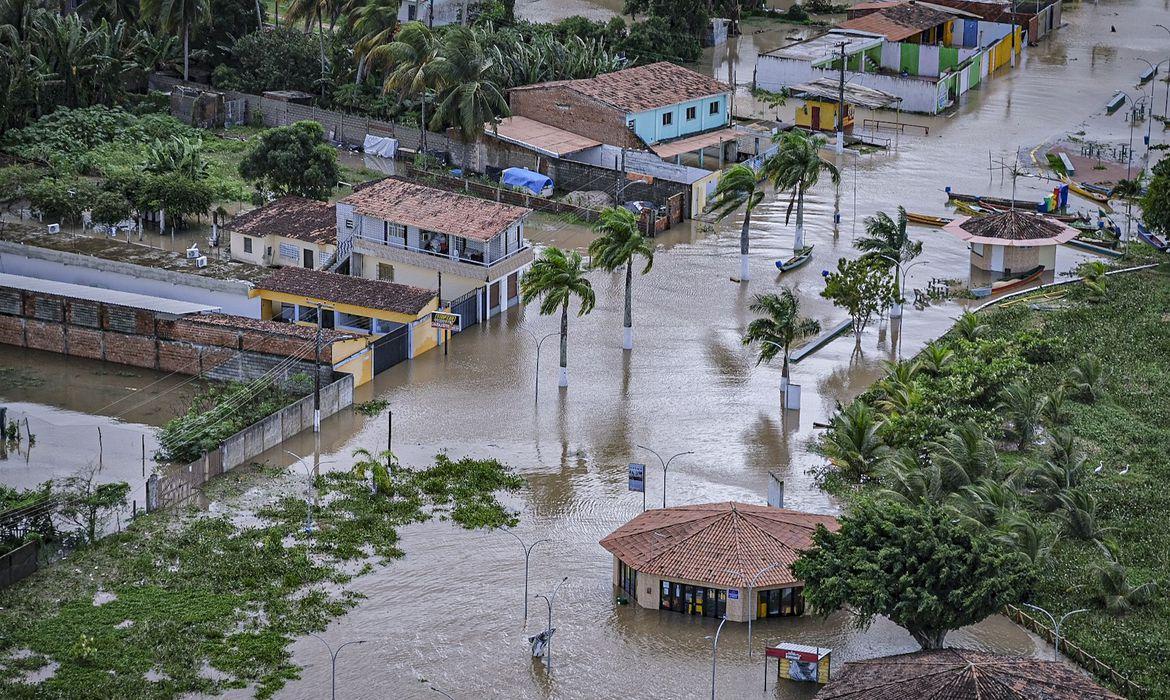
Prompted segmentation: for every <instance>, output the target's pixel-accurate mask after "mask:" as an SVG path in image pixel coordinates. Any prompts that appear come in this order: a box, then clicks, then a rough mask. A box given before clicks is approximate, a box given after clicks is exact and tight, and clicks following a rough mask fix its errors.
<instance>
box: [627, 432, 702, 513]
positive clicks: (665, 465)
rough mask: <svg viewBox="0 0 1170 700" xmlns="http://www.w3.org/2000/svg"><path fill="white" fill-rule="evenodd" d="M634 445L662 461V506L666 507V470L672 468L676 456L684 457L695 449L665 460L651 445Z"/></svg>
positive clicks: (691, 453)
mask: <svg viewBox="0 0 1170 700" xmlns="http://www.w3.org/2000/svg"><path fill="white" fill-rule="evenodd" d="M634 447H637V448H638V449H640V450H646V451H647V452H649V453H650V454H652V455H654V456H655V457H657V458H658V461H659V462H661V463H662V507H663V508H665V507H666V470H667V469H669V468H670V463H671V462H673V461H674V458H675V457H682V456H683V455H693V454H695V453H694V452H693V451H687V452H679V453H678V454H676V455H674V456H673V457H671V458H670V459H667V460H663V459H662V455H660V454H658V453H657V452H655V451H654V450H652V449H650V448H649V447H646V446H645V445H634ZM643 488H644V487H643Z"/></svg>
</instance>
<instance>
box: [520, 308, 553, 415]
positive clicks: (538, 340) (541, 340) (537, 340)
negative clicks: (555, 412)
mask: <svg viewBox="0 0 1170 700" xmlns="http://www.w3.org/2000/svg"><path fill="white" fill-rule="evenodd" d="M520 328H521V329H522V330H523V331H524V332H525V333H527V334H528V335H530V336H532V342H534V343H536V392H535V393H536V398H535V400H534V403H540V346H541V345H544V341H546V340H548V339H549V338H551V337H553V336H554V335H559V334H560V331H553V332H552V333H549V334H547V335H545V336H544V337H543V338H537V337H536V334H535V333H533V332H532V331H531V330H530V329H528V328H524V326H520Z"/></svg>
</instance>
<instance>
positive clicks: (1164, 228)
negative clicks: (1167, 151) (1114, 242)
mask: <svg viewBox="0 0 1170 700" xmlns="http://www.w3.org/2000/svg"><path fill="white" fill-rule="evenodd" d="M1150 172H1151V173H1152V175H1153V177H1151V178H1150V184H1149V187H1147V188H1146V193H1145V195H1143V196H1142V201H1141V204H1142V220H1143V221H1144V222H1145V224H1146V226H1147V227H1148V228H1149V229H1150V230H1151V231H1154V232H1155V233H1159V234H1161V235H1163V236H1170V158H1163V159H1162V160H1160V161H1158V164H1157V165H1155V166H1154V167H1153V169H1152V170H1151V171H1150Z"/></svg>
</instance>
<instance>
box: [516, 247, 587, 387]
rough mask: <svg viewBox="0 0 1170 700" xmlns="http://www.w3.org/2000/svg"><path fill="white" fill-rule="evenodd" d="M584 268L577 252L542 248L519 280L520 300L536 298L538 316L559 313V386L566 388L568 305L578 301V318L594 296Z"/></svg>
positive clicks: (528, 300) (567, 371)
mask: <svg viewBox="0 0 1170 700" xmlns="http://www.w3.org/2000/svg"><path fill="white" fill-rule="evenodd" d="M585 271H586V269H585V265H584V263H583V262H582V260H581V254H580V253H578V252H577V251H570V252H568V253H566V252H565V251H563V250H561V249H560V248H545V250H544V252H543V253H541V255H540V257H539V258H537V259H536V262H534V263H532V267H530V268H528V271H527V272H525V273H524V277H523V278H521V280H520V300H521V301H522V302H524V303H525V304H528V303H529V302H531V301H532V300H533V299H537V298H539V299H540V315H541V316H548V315H550V314H554V313H556V312H557V310H558V309H560V312H561V376H560V380H559V384H560V386H569V302H570V301H572V299H573V297H577V299H578V300H579V301H580V308H579V309H578V310H577V315H578V316H584V315H585V314H587V313H589V312H590V311H592V310H593V304H594V303H595V302H596V297H595V296H594V294H593V286H592V285H591V284H589V280H588V279H587V278H586V277H585Z"/></svg>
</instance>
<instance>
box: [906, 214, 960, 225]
mask: <svg viewBox="0 0 1170 700" xmlns="http://www.w3.org/2000/svg"><path fill="white" fill-rule="evenodd" d="M906 220H907V221H909V222H910V223H912V224H920V225H922V226H946V225H947V224H949V223H951V221H952V220H953V219H948V218H946V217H945V216H933V215H931V214H918V213H916V212H912V211H908V212H906Z"/></svg>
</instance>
